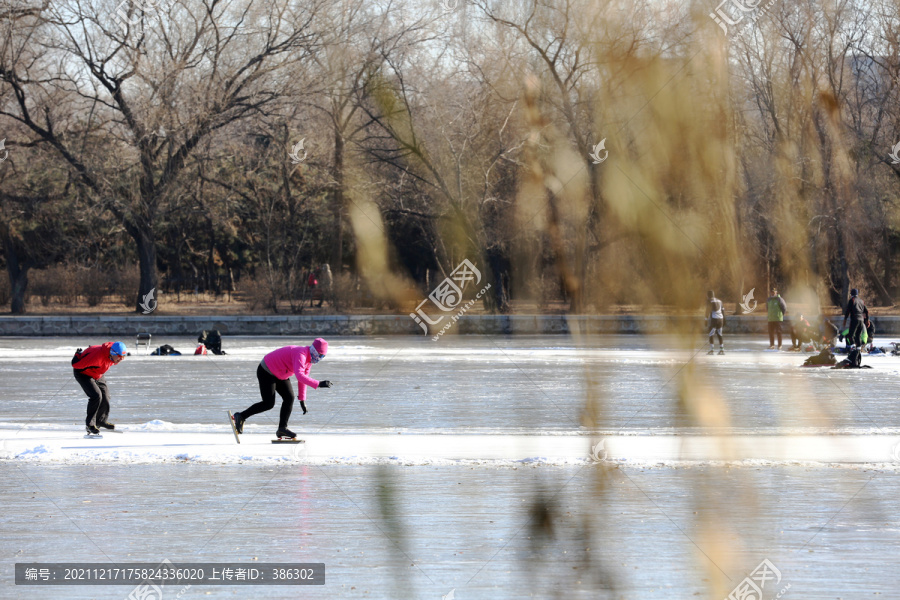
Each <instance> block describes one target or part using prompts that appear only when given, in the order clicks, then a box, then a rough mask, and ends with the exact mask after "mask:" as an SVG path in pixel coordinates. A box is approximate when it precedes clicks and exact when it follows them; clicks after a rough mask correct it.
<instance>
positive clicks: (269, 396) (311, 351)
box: [234, 338, 331, 439]
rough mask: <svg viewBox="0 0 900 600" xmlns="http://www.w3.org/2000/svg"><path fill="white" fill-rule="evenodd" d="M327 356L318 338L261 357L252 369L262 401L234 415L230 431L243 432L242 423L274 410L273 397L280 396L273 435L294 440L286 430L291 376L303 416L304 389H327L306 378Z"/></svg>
mask: <svg viewBox="0 0 900 600" xmlns="http://www.w3.org/2000/svg"><path fill="white" fill-rule="evenodd" d="M326 352H328V342H326V341H325V340H323V339H322V338H316V339H315V340H313V343H312V345H311V346H285V347H283V348H279V349H278V350H274V351H272V352H269V353H268V354H266V355H265V357H264V358H263V359H262V361H261V362H260V363H259V366H258V367H257V368H256V378H257V379H258V380H259V393H260V395H261V396H262V400H260V401H259V402H257V403H256V404H254V405H253V406H251V407H250V408H248V409H246V410H242V411H241V412H236V413H234V427H235V429H236V430H237V432H238V433H243V432H244V422H245V421H246V420H247V419H249V418H250V417H252V416H253V415H256V414H259V413H261V412H265V411H267V410H270V409H271V408H273V407H274V406H275V393H276V392H278V395H279V396H281V415H280V416H279V419H278V431H276V432H275V435H276V436H277V437H279V438H291V439H292V438H295V437H297V436H296V434H294V432H293V431H291V430H290V429H288V420H289V419H290V418H291V411H292V410H293V408H294V388H293V387H292V386H291V375H294V376H295V377H296V378H297V386H298V388H299V397H300V408H302V409H303V414H304V415H305V414H306V413H307V410H306V386H309V387H311V388H312V389H317V388H320V387H323V388H330V387H331V382H330V381H316V380H315V379H313V378H311V377H310V376H309V370H310V368H312V366H313V365H314V364H316V363H317V362H319V361H320V360H322V359H323V358H325V353H326Z"/></svg>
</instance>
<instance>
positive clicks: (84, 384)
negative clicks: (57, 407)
mask: <svg viewBox="0 0 900 600" xmlns="http://www.w3.org/2000/svg"><path fill="white" fill-rule="evenodd" d="M75 381H77V382H78V385H80V386H81V389H83V390H84V393H85V394H87V397H88V403H87V418H86V419H85V421H84V424H85V425H88V426H90V427H96V426H97V424H98V423H106V418H107V417H108V416H109V388H108V387H107V386H106V380H105V379H103V376H101V377H100V379H94V378H93V377H88V376H87V375H85V374H83V373H79V372H78V371H76V372H75Z"/></svg>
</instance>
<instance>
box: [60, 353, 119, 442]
mask: <svg viewBox="0 0 900 600" xmlns="http://www.w3.org/2000/svg"><path fill="white" fill-rule="evenodd" d="M124 358H125V344H123V343H122V342H106V343H105V344H101V345H99V346H89V347H88V348H87V349H86V350H82V349H81V348H79V349H78V351H77V352H75V356H73V357H72V368H73V369H75V381H77V382H78V384H79V385H80V386H81V389H83V390H84V393H85V394H87V396H88V404H87V419H86V420H85V423H84V424H85V428H86V429H87V432H88V433H89V434H93V435H98V434H99V433H100V430H99V429H97V428H98V427H103V428H104V429H115V428H116V426H115V425H114V424H112V423H110V422H108V421H107V420H106V417H107V416H109V388H107V387H106V380H105V379H103V374H104V373H106V372H107V371H108V370H109V368H110V367H111V366H113V365H117V364H119V363H120V362H122V359H124Z"/></svg>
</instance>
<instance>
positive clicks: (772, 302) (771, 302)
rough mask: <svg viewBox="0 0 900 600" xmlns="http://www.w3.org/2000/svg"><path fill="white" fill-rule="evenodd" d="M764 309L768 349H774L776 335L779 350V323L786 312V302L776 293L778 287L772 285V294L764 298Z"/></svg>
mask: <svg viewBox="0 0 900 600" xmlns="http://www.w3.org/2000/svg"><path fill="white" fill-rule="evenodd" d="M766 310H767V311H768V319H769V350H774V349H775V335H776V334H777V335H778V349H779V350H781V324H782V323H783V322H784V315H786V314H787V304H785V303H784V298H782V297H781V296H779V295H778V288H776V287H774V286H773V287H772V295H771V296H769V299H768V300H766Z"/></svg>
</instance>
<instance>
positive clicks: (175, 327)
mask: <svg viewBox="0 0 900 600" xmlns="http://www.w3.org/2000/svg"><path fill="white" fill-rule="evenodd" d="M832 321H833V322H835V323H836V324H838V325H840V317H837V318H832ZM872 321H873V322H874V323H875V328H876V330H875V331H876V333H875V335H876V339H877V337H878V336H879V335H898V334H900V317H877V318H875V317H873V319H872ZM448 322H449V317H448V318H446V319H444V320H443V321H441V322H440V323H438V324H437V325H435V326H432V328H431V330H430V332H429V336H434V335H436V334H437V333H438V332H439V331H440V329H441V327H442V326H444V325H446V324H447V323H448ZM204 329H218V330H219V331H221V332H222V334H223V335H285V336H288V335H289V336H310V335H312V336H318V335H322V336H325V335H421V336H423V337H425V333H424V332H423V331H422V328H421V327H420V326H419V325H418V324H416V322H415V321H414V320H413V319H411V318H410V317H409V316H399V315H324V316H318V315H317V316H302V315H283V316H279V315H274V316H273V315H266V316H221V317H218V316H215V315H207V316H182V317H177V316H152V315H148V316H141V315H135V316H115V317H104V316H70V317H60V316H52V317H51V316H46V317H44V316H29V315H25V316H0V336H3V337H6V336H77V335H116V336H134V335H137V334H138V333H143V332H146V333H150V334H152V335H197V334H198V333H200V332H201V331H202V330H204ZM705 329H706V321H705V319H703V318H702V317H689V316H649V315H648V316H643V315H641V316H633V315H628V316H595V315H571V316H566V315H464V316H462V317H460V318H459V320H458V321H456V323H454V324H453V326H452V327H451V328H450V329H449V331H448V332H447V333H446V334H445V335H458V334H487V335H547V334H568V333H572V332H575V331H579V332H580V333H582V334H603V333H606V334H628V333H634V334H653V333H673V332H675V331H692V332H695V333H696V334H697V335H705V334H706V333H707V331H706V330H705ZM766 332H767V324H766V317H765V316H764V315H761V316H731V317H727V318H726V321H725V334H726V335H728V334H739V333H740V334H748V333H752V334H760V335H765V334H766ZM785 336H787V337H788V339H789V338H790V335H789V333H788V330H787V326H785Z"/></svg>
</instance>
